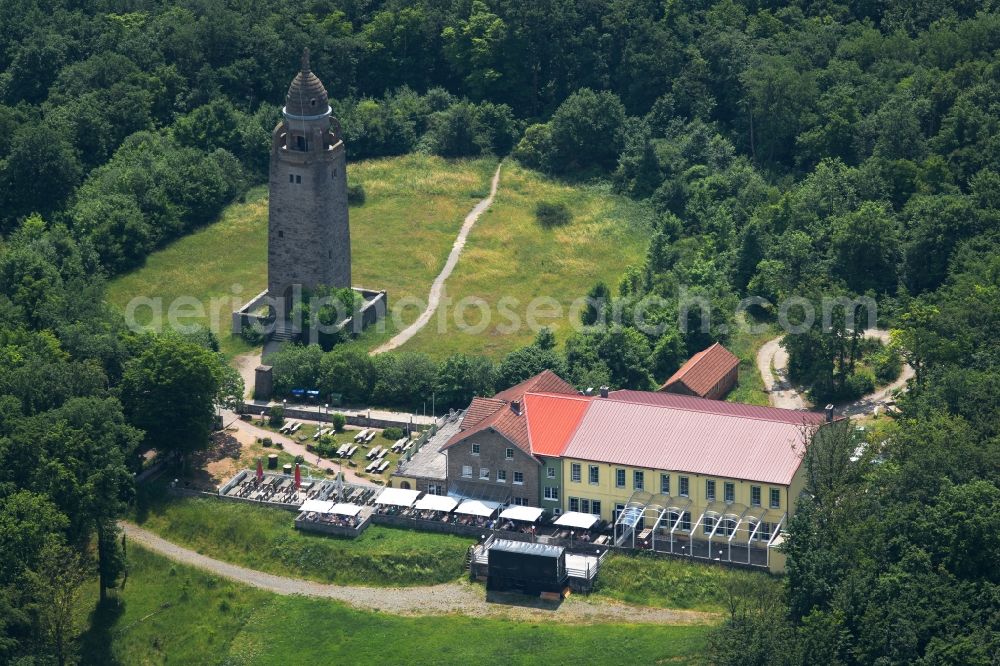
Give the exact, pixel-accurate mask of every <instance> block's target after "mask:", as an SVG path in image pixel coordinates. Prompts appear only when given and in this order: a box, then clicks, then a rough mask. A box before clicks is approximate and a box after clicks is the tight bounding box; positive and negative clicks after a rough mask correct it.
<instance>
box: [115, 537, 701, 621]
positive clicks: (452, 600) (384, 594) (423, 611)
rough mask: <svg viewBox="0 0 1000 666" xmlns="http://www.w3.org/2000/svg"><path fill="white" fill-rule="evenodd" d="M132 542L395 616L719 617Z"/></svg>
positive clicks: (258, 583) (261, 583)
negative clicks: (375, 577) (368, 580)
mask: <svg viewBox="0 0 1000 666" xmlns="http://www.w3.org/2000/svg"><path fill="white" fill-rule="evenodd" d="M121 526H122V528H123V529H124V530H125V534H126V535H127V536H128V538H129V540H130V541H131V542H133V543H135V544H138V545H140V546H142V547H143V548H146V549H148V550H151V551H153V552H155V553H158V554H160V555H163V556H164V557H166V558H168V559H171V560H173V561H175V562H180V563H181V564H186V565H189V566H193V567H195V568H197V569H201V570H203V571H207V572H209V573H211V574H215V575H217V576H221V577H223V578H228V579H229V580H234V581H236V582H238V583H243V584H245V585H250V586H252V587H256V588H259V589H262V590H266V591H268V592H273V593H274V594H281V595H296V594H297V595H303V596H307V597H321V598H325V599H335V600H337V601H342V602H344V603H347V604H349V605H351V606H354V607H356V608H360V609H363V610H369V611H381V612H384V613H391V614H393V615H452V614H458V615H468V616H473V617H496V618H504V619H510V620H519V621H546V622H572V623H574V624H597V623H623V622H627V623H629V624H638V623H642V624H703V623H709V622H717V621H718V616H717V615H716V614H713V613H705V612H700V611H688V610H674V609H668V608H649V607H645V606H631V605H626V604H620V603H615V602H612V601H607V600H603V599H601V600H598V599H596V598H593V597H591V598H582V597H571V598H570V599H568V600H566V601H564V602H563V603H561V604H553V603H547V602H543V601H540V600H536V599H533V598H528V597H523V596H520V595H493V594H492V593H489V597H488V598H484V597H486V595H484V593H483V590H482V588H480V587H478V586H474V585H470V584H463V583H457V582H456V583H445V584H442V585H422V586H417V587H364V586H352V585H331V584H328V583H317V582H315V581H310V580H303V579H301V578H290V577H287V576H277V575H275V574H270V573H265V572H263V571H256V570H254V569H247V568H246V567H241V566H238V565H236V564H230V563H229V562H223V561H221V560H216V559H214V558H211V557H207V556H205V555H202V554H201V553H197V552H195V551H193V550H190V549H188V548H184V547H183V546H178V545H177V544H175V543H172V542H170V541H167V540H166V539H164V538H162V537H160V536H158V535H156V534H154V533H153V532H150V531H149V530H145V529H143V528H141V527H138V526H137V525H134V524H132V523H127V522H122V523H121Z"/></svg>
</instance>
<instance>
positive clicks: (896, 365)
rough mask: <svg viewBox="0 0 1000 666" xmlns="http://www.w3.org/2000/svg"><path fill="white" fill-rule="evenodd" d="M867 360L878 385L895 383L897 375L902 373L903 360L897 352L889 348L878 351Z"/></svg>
mask: <svg viewBox="0 0 1000 666" xmlns="http://www.w3.org/2000/svg"><path fill="white" fill-rule="evenodd" d="M867 360H868V364H869V365H870V366H871V368H872V371H873V372H874V373H875V378H876V379H877V380H878V383H879V384H888V383H890V382H893V381H895V380H896V378H897V377H899V373H901V372H902V371H903V359H902V358H901V357H900V355H899V352H897V351H896V350H895V349H892V348H889V347H886V348H884V349H880V350H879V351H877V352H875V353H874V354H872V355H871V356H870V357H869V358H868V359H867Z"/></svg>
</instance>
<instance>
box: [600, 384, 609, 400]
mask: <svg viewBox="0 0 1000 666" xmlns="http://www.w3.org/2000/svg"><path fill="white" fill-rule="evenodd" d="M610 390H611V389H610V388H608V387H607V386H602V387H601V397H602V398H607V397H608V391H610Z"/></svg>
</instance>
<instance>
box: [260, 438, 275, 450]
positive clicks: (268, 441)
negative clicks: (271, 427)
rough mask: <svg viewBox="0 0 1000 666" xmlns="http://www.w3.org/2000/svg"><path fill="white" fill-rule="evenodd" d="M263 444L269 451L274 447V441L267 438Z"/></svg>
mask: <svg viewBox="0 0 1000 666" xmlns="http://www.w3.org/2000/svg"><path fill="white" fill-rule="evenodd" d="M261 443H262V444H263V445H264V448H265V449H269V448H271V447H272V446H274V441H273V440H272V439H271V438H270V437H265V438H264V441H263V442H261Z"/></svg>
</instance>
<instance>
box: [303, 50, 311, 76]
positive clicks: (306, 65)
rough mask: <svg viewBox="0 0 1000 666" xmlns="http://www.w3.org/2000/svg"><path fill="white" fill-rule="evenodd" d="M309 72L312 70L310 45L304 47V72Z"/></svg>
mask: <svg viewBox="0 0 1000 666" xmlns="http://www.w3.org/2000/svg"><path fill="white" fill-rule="evenodd" d="M309 72H310V69H309V47H308V46H307V47H305V48H304V49H302V73H303V74H308V73H309Z"/></svg>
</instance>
